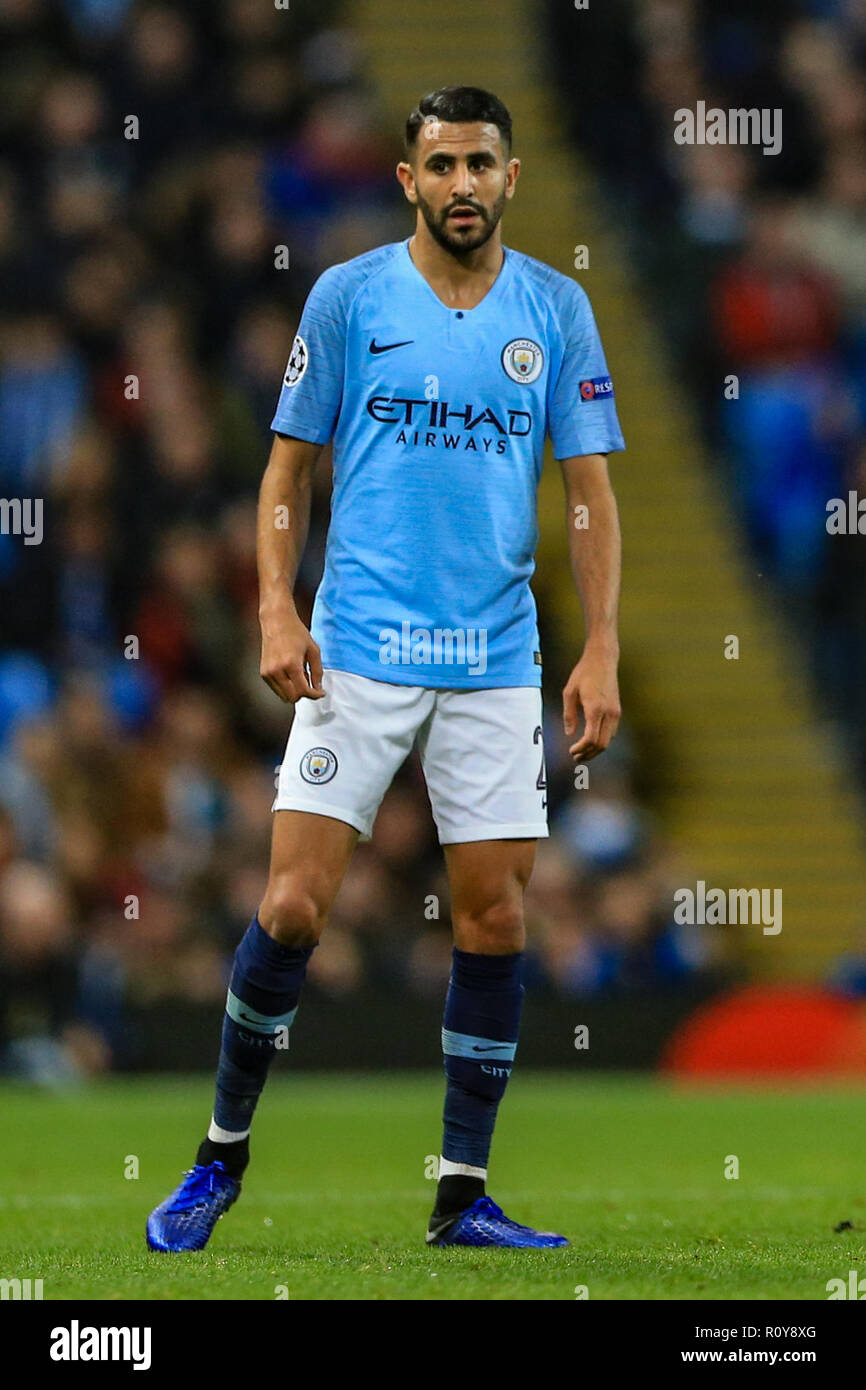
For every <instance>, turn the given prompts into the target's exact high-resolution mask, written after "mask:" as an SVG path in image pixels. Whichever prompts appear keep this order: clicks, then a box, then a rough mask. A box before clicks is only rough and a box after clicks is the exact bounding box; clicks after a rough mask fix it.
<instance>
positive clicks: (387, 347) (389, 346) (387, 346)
mask: <svg viewBox="0 0 866 1390" xmlns="http://www.w3.org/2000/svg"><path fill="white" fill-rule="evenodd" d="M414 341H415V339H414V338H407V339H406V341H405V343H382V344H381V345H379V344H378V343H377V342H376V339H375V338H373V339H372V341H371V343H370V351H371V352H373V353H375V354H376V355H377V356H378V354H379V353H380V352H393V351H394V348H398V347H408V346H409V344H410V343H414Z"/></svg>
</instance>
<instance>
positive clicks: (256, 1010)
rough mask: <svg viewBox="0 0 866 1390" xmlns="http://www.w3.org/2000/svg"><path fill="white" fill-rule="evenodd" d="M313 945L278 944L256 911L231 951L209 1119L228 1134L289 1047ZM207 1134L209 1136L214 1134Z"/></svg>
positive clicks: (243, 1119) (245, 1122)
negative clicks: (277, 1058) (281, 1052)
mask: <svg viewBox="0 0 866 1390" xmlns="http://www.w3.org/2000/svg"><path fill="white" fill-rule="evenodd" d="M314 950H315V947H314V946H283V945H281V944H280V942H279V941H275V940H274V939H273V937H271V936H268V933H267V932H266V931H265V929H264V927H262V925H261V924H260V922H259V919H258V916H255V917H254V918H253V920H252V922H251V923H250V925H249V927H248V928H247V930H246V932H245V934H244V937H243V940H242V941H241V943H240V945H239V946H238V949H237V950H236V952H235V959H234V967H233V969H232V976H231V981H230V983H229V992H228V997H227V999H226V1012H225V1018H224V1019H223V1031H222V1048H221V1051H220V1058H219V1065H218V1067H217V1082H216V1101H215V1103H214V1112H213V1123H214V1124H215V1125H218V1126H219V1128H220V1129H221V1130H227V1131H230V1132H231V1133H233V1134H236V1135H237V1134H239V1133H245V1132H246V1131H247V1130H248V1129H249V1128H250V1124H251V1123H252V1118H253V1112H254V1110H255V1108H256V1102H257V1101H258V1098H259V1096H260V1095H261V1093H262V1089H263V1087H264V1084H265V1080H266V1078H267V1074H268V1067H269V1066H270V1064H271V1061H272V1060H273V1057H274V1053H275V1052H276V1051H277V1050H278V1049H281V1048H284V1047H287V1046H288V1033H289V1029H290V1028H291V1026H292V1021H293V1019H294V1017H295V1014H296V1013H297V1007H298V999H299V998H300V994H301V987H302V986H303V983H304V976H305V974H306V970H307V962H308V961H309V959H310V956H311V955H312V954H313V951H314ZM211 1134H212V1138H214V1139H215V1138H216V1136H215V1135H213V1133H212V1132H211Z"/></svg>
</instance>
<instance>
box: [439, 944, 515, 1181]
mask: <svg viewBox="0 0 866 1390" xmlns="http://www.w3.org/2000/svg"><path fill="white" fill-rule="evenodd" d="M522 966H523V952H522V951H518V952H516V953H515V954H514V955H508V956H479V955H475V954H474V953H473V952H470V951H460V950H458V949H457V947H455V948H454V952H453V964H452V967H451V979H450V981H449V984H448V994H447V997H446V1000H445V1018H444V1023H443V1028H442V1051H443V1053H444V1054H445V1075H446V1077H447V1085H446V1089H445V1112H444V1115H443V1120H444V1135H443V1139H442V1157H443V1158H446V1159H448V1160H449V1161H450V1162H452V1163H465V1164H470V1165H471V1166H472V1167H474V1168H486V1167H487V1160H488V1157H489V1154H490V1141H491V1139H492V1138H493V1126H494V1125H495V1123H496V1112H497V1110H498V1108H499V1102H500V1101H501V1099H502V1097H503V1095H504V1094H505V1087H506V1086H507V1084H508V1078H509V1076H510V1075H511V1064H512V1062H513V1060H514V1054H515V1052H516V1050H517V1036H518V1031H519V1028H520V1010H521V1006H522V1004H523V985H522V984H521V974H522ZM442 1181H443V1182H444V1181H446V1179H443V1180H442ZM476 1181H477V1179H476Z"/></svg>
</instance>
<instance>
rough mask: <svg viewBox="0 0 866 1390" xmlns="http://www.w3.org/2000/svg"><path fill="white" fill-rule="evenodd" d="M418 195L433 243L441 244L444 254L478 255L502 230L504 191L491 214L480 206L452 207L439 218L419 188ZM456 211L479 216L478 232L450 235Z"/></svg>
mask: <svg viewBox="0 0 866 1390" xmlns="http://www.w3.org/2000/svg"><path fill="white" fill-rule="evenodd" d="M415 195H416V197H417V199H418V206H419V208H420V209H421V216H422V217H423V218H424V221H425V222H426V223H427V228H428V230H429V232H430V235H431V236H432V237H433V240H434V241H436V242H438V243H439V245H440V246H441V247H442V249H443V250H444V251H449V252H450V253H451V255H452V256H457V257H458V258H459V257H460V256H462V255H465V254H466V252H467V251H477V250H478V248H479V246H483V245H484V243H485V242H486V241H489V240H490V238H491V237H492V235H493V233H494V232H495V231H496V228H497V227H498V226H499V222H500V219H501V217H502V210H503V208H504V207H505V192H504V191H503V192H502V193H500V195H499V197H498V198H497V199H496V202H495V203H494V204H493V206H492V207H491V208H490V209H489V210H488V209H487V208H484V207H482V206H481V204H480V203H468V202H467V203H452V204H451V205H450V207H447V208H446V209H445V210H444V212H441V213H438V214H437V213H435V212H434V211H433V209H432V207H431V206H430V204H429V203H428V202H427V200H426V199H425V198H422V196H421V194H420V193H419V192H418V189H417V187H416V189H415ZM456 207H471V208H472V210H473V212H477V213H478V216H479V219H480V225H479V226H478V228H477V229H476V230H474V231H473V232H469V231H465V232H452V231H449V226H448V216H449V213H452V212H453V211H454V209H455V208H456Z"/></svg>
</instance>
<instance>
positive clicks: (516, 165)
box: [505, 159, 520, 198]
mask: <svg viewBox="0 0 866 1390" xmlns="http://www.w3.org/2000/svg"><path fill="white" fill-rule="evenodd" d="M519 177H520V160H519V159H509V161H508V163H507V165H506V166H505V196H506V198H513V197H514V185H515V184H516V183H517V180H518V179H519Z"/></svg>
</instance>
